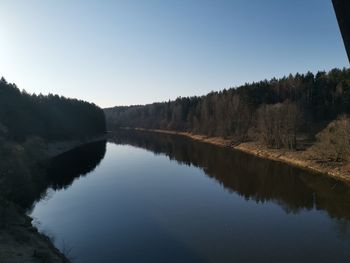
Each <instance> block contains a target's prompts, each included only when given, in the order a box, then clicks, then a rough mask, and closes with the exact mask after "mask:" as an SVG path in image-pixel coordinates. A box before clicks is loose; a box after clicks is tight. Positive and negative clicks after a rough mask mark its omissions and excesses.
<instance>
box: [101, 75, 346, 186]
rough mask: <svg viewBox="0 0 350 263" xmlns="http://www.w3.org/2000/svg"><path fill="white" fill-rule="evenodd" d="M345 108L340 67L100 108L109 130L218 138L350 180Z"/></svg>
mask: <svg viewBox="0 0 350 263" xmlns="http://www.w3.org/2000/svg"><path fill="white" fill-rule="evenodd" d="M349 113H350V69H345V68H344V69H333V70H331V71H329V72H318V73H317V74H313V73H311V72H308V73H306V74H295V75H289V76H288V77H283V78H281V79H276V78H273V79H271V80H264V81H260V82H256V83H252V84H245V85H243V86H240V87H237V88H230V89H228V90H223V91H220V92H211V93H209V94H207V95H205V96H201V97H196V96H195V97H185V98H182V97H179V98H177V99H176V100H174V101H168V102H161V103H152V104H148V105H135V106H128V107H125V106H123V107H113V108H107V109H105V114H106V119H107V125H108V128H109V129H111V130H113V129H117V128H120V127H129V128H142V129H148V130H160V131H164V130H166V131H168V132H169V131H171V132H180V133H182V134H185V135H188V136H190V137H195V135H196V134H198V135H202V139H203V138H204V139H206V138H208V137H219V138H221V139H224V144H225V145H227V144H229V145H237V144H240V146H239V147H238V148H239V149H241V150H245V151H248V152H251V153H255V154H256V155H260V156H264V157H271V159H278V158H274V156H282V155H284V154H285V153H287V154H289V155H290V156H287V157H288V158H285V159H288V161H287V162H289V163H291V164H299V166H303V167H307V166H310V167H313V168H314V169H313V170H317V171H321V172H325V173H328V174H330V175H334V176H337V177H341V178H342V179H344V178H345V180H349V179H350V178H349V174H350V169H349V159H350V150H349V149H350V129H349V126H350V119H349V117H348V114H349ZM217 144H219V145H221V144H222V143H217ZM261 152H263V153H264V154H261ZM280 159H281V158H280ZM334 169H335V170H336V172H334Z"/></svg>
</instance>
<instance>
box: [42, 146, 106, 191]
mask: <svg viewBox="0 0 350 263" xmlns="http://www.w3.org/2000/svg"><path fill="white" fill-rule="evenodd" d="M105 153H106V142H105V141H100V142H94V143H90V144H86V145H84V146H81V147H78V148H75V149H73V150H71V151H68V152H66V153H64V154H61V155H59V156H57V157H55V158H53V159H51V160H50V162H49V164H48V169H47V180H48V183H49V186H50V187H52V188H53V189H55V190H57V189H61V188H67V187H69V186H70V185H71V184H72V183H73V181H74V180H75V179H76V178H77V177H80V176H83V175H86V174H87V173H89V172H91V171H93V170H94V169H95V168H96V166H97V165H98V164H99V163H100V162H101V160H102V159H103V157H104V156H105Z"/></svg>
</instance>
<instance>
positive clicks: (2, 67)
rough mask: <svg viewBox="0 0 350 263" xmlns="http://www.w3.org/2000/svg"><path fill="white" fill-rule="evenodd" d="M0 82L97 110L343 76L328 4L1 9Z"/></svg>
mask: <svg viewBox="0 0 350 263" xmlns="http://www.w3.org/2000/svg"><path fill="white" fill-rule="evenodd" d="M0 36H1V41H0V76H4V77H5V78H6V79H7V80H8V81H9V82H11V83H12V82H14V83H16V84H17V86H18V87H19V88H20V89H25V90H26V91H27V92H30V93H43V94H48V93H54V94H59V95H64V96H66V97H73V98H79V99H83V100H87V101H90V102H94V103H96V104H97V105H99V106H101V107H108V106H115V105H130V104H146V103H151V102H155V101H165V100H168V99H175V98H176V97H178V96H192V95H204V94H206V93H208V92H210V91H212V90H222V89H224V88H229V87H235V86H239V85H241V84H244V83H245V82H253V81H259V80H263V79H265V78H267V79H270V78H272V77H282V76H284V75H288V74H289V73H293V74H294V73H296V72H300V73H306V72H307V71H312V72H317V71H318V70H329V69H332V68H334V67H338V68H343V67H349V63H348V60H347V56H346V52H345V48H344V45H343V42H342V39H341V35H340V31H339V28H338V24H337V21H336V17H335V14H334V10H333V7H332V3H331V0H264V1H262V0H249V1H247V0H227V1H214V0H211V1H209V0H202V1H200V0H198V1H190V0H178V1H174V0H143V1H142V0H138V1H137V0H128V1H126V0H125V1H107V0H105V1H97V0H96V1H89V0H88V1H84V0H81V1H78V0H72V1H69V0H66V1H52V0H48V1H45V0H42V1H31V0H28V1H26V0H23V1H17V0H8V1H6V0H0Z"/></svg>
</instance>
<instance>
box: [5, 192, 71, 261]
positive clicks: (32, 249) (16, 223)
mask: <svg viewBox="0 0 350 263" xmlns="http://www.w3.org/2000/svg"><path fill="white" fill-rule="evenodd" d="M31 222H32V219H31V218H30V217H29V216H27V215H26V214H25V211H23V210H22V209H21V208H19V207H17V206H16V205H15V204H13V203H11V202H8V201H6V200H3V199H1V200H0V262H1V263H38V262H40V263H44V262H46V263H67V262H69V260H68V259H67V258H66V257H65V255H63V254H62V253H61V252H60V251H59V250H58V249H57V248H55V247H54V245H53V244H52V242H51V240H50V239H49V238H48V237H47V236H45V235H43V234H40V233H39V232H38V230H37V229H36V228H35V227H33V226H32V224H31Z"/></svg>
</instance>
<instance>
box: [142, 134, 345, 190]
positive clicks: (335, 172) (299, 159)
mask: <svg viewBox="0 0 350 263" xmlns="http://www.w3.org/2000/svg"><path fill="white" fill-rule="evenodd" d="M136 130H140V131H151V132H158V133H164V134H174V135H181V136H186V137H188V138H191V139H193V140H197V141H201V142H205V143H210V144H214V145H217V146H221V147H231V148H233V149H235V150H239V151H243V152H245V153H249V154H253V155H255V156H257V157H260V158H264V159H269V160H274V161H278V162H283V163H286V164H288V165H292V166H295V167H299V168H302V169H305V170H309V171H312V172H317V173H322V174H325V175H327V176H330V177H333V178H335V179H338V180H341V181H344V182H346V183H348V184H350V164H341V163H339V164H335V163H320V162H317V161H314V160H310V159H308V158H307V157H306V154H305V151H293V150H287V149H270V148H267V147H265V146H264V145H262V144H260V143H258V142H244V143H239V144H234V143H233V142H232V140H230V139H225V138H222V137H209V136H205V135H199V134H192V133H189V132H175V131H168V130H151V129H140V128H138V129H136Z"/></svg>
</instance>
